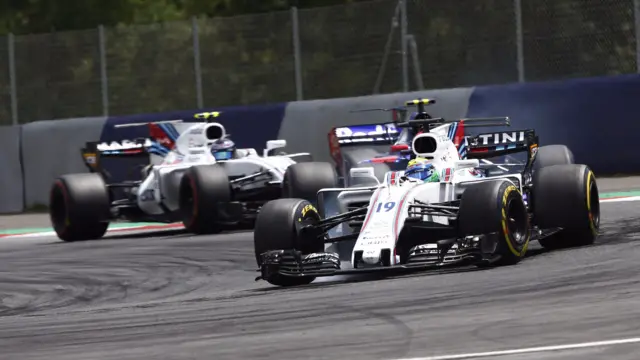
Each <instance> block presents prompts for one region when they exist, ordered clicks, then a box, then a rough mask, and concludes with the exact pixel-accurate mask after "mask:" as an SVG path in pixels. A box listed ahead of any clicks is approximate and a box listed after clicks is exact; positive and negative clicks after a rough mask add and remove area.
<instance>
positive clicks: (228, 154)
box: [211, 138, 236, 161]
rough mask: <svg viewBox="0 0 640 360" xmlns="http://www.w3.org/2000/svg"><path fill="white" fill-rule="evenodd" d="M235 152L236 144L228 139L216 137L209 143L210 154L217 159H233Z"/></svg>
mask: <svg viewBox="0 0 640 360" xmlns="http://www.w3.org/2000/svg"><path fill="white" fill-rule="evenodd" d="M235 154H236V144H234V143H233V141H231V140H230V139H224V138H223V139H218V140H216V141H214V142H213V144H211V155H213V157H214V158H215V159H216V160H217V161H220V160H229V159H233V158H234V157H235Z"/></svg>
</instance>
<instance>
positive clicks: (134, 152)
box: [80, 138, 152, 179]
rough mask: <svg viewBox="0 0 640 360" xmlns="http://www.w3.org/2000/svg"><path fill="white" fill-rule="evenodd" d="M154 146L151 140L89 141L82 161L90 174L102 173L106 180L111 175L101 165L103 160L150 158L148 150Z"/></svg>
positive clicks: (82, 151) (83, 152) (81, 150)
mask: <svg viewBox="0 0 640 360" xmlns="http://www.w3.org/2000/svg"><path fill="white" fill-rule="evenodd" d="M151 146H152V144H151V141H150V140H149V139H145V138H141V139H136V140H133V141H131V140H122V141H112V142H110V143H108V142H103V143H101V142H99V141H89V142H87V143H85V146H84V147H83V148H82V149H80V153H81V154H82V159H83V160H84V163H85V165H86V166H87V168H88V169H89V171H90V172H95V173H100V174H102V175H103V176H104V177H105V179H108V178H109V177H110V175H109V174H108V173H107V172H106V171H105V170H104V169H103V168H102V166H101V165H100V162H101V159H102V158H108V157H122V156H126V157H149V151H148V149H149V148H150V147H151Z"/></svg>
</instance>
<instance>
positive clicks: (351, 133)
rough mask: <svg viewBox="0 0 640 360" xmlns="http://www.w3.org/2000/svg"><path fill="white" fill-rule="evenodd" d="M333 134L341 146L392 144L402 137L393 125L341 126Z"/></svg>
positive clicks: (333, 130) (334, 129)
mask: <svg viewBox="0 0 640 360" xmlns="http://www.w3.org/2000/svg"><path fill="white" fill-rule="evenodd" d="M332 132H333V133H334V134H335V137H336V139H337V142H338V144H340V146H349V145H360V144H368V145H377V144H390V143H392V142H393V141H395V140H397V139H398V136H399V135H400V130H399V129H398V128H397V127H396V125H395V124H393V123H384V124H367V125H351V126H341V127H336V128H333V129H332Z"/></svg>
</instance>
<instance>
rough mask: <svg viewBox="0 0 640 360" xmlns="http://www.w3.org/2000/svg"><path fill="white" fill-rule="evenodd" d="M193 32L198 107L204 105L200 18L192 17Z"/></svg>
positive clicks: (200, 107)
mask: <svg viewBox="0 0 640 360" xmlns="http://www.w3.org/2000/svg"><path fill="white" fill-rule="evenodd" d="M191 33H192V34H193V72H194V74H195V76H196V97H197V100H196V101H197V102H198V109H202V108H203V107H204V100H203V99H202V68H201V67H200V66H201V65H200V31H199V29H198V19H197V18H196V17H195V16H194V17H192V18H191Z"/></svg>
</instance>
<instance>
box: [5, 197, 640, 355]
mask: <svg viewBox="0 0 640 360" xmlns="http://www.w3.org/2000/svg"><path fill="white" fill-rule="evenodd" d="M601 188H603V186H601ZM601 191H602V189H601ZM601 210H602V221H601V224H602V226H601V227H602V236H601V237H600V239H599V240H598V241H597V243H596V244H595V245H593V246H589V247H585V248H578V249H567V250H561V251H554V252H546V251H543V250H541V249H540V248H539V246H537V244H535V243H534V244H532V247H531V250H530V251H529V256H528V257H527V258H526V259H525V260H524V261H522V262H521V263H520V264H518V265H516V266H511V267H503V268H495V269H489V270H475V269H473V270H470V269H459V270H455V271H446V272H445V271H443V272H440V273H438V272H430V273H418V274H413V275H405V276H401V277H393V278H384V279H379V278H372V277H351V278H333V279H328V280H322V281H316V282H315V283H313V284H311V285H309V286H305V287H299V288H292V289H282V288H274V287H272V286H270V285H269V284H267V283H265V282H254V278H255V276H256V275H257V273H256V271H255V268H256V265H255V259H254V256H253V248H252V235H251V233H250V232H238V233H233V234H229V233H227V234H222V235H216V236H191V235H188V234H183V233H181V232H177V231H170V232H162V233H145V234H138V235H129V234H127V235H122V234H118V235H114V236H110V237H107V238H105V239H103V240H100V241H90V242H84V243H62V242H60V241H58V240H57V239H55V238H27V239H25V238H23V239H2V240H0V296H1V298H0V359H3V360H4V359H20V360H26V359H69V360H71V359H82V360H86V359H119V360H121V359H338V358H340V359H401V358H414V357H428V356H442V355H457V354H467V353H481V352H491V351H501V350H514V349H515V350H517V349H523V348H530V347H538V346H550V345H563V344H574V343H586V342H597V341H603V340H616V339H625V338H635V337H640V326H639V324H640V306H638V305H639V304H640V220H639V219H640V203H638V202H615V203H602V204H601ZM639 341H640V340H639ZM638 354H640V343H639V342H638V341H636V342H632V343H628V344H619V345H610V346H601V347H585V348H579V349H565V350H559V351H545V352H535V353H529V354H516V355H507V356H498V355H496V356H489V357H484V358H491V359H500V360H507V359H509V360H511V359H600V358H608V359H637V358H638ZM454 358H455V357H454ZM471 358H473V357H471ZM444 359H446V357H445V358H444Z"/></svg>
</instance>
